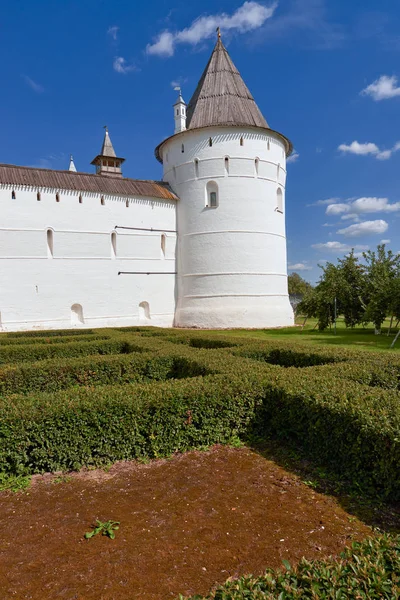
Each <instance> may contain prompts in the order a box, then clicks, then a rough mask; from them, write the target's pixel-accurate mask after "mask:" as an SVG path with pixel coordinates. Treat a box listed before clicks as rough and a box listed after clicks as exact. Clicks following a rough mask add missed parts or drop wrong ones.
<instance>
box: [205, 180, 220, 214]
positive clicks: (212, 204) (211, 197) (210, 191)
mask: <svg viewBox="0 0 400 600" xmlns="http://www.w3.org/2000/svg"><path fill="white" fill-rule="evenodd" d="M218 203H219V198H218V185H217V183H216V182H215V181H209V182H208V183H207V186H206V207H208V208H217V206H218Z"/></svg>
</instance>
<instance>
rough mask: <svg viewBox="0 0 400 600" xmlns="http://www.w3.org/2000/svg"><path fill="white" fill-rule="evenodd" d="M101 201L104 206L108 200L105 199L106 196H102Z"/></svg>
mask: <svg viewBox="0 0 400 600" xmlns="http://www.w3.org/2000/svg"><path fill="white" fill-rule="evenodd" d="M100 203H101V205H102V206H104V205H105V203H106V202H105V200H104V196H102V197H101V198H100Z"/></svg>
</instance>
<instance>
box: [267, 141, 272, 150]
mask: <svg viewBox="0 0 400 600" xmlns="http://www.w3.org/2000/svg"><path fill="white" fill-rule="evenodd" d="M267 149H268V150H271V144H270V143H269V140H268V142H267Z"/></svg>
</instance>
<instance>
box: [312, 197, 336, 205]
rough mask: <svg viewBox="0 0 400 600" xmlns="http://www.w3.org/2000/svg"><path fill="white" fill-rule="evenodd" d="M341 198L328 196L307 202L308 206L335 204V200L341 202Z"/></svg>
mask: <svg viewBox="0 0 400 600" xmlns="http://www.w3.org/2000/svg"><path fill="white" fill-rule="evenodd" d="M339 200H340V198H327V199H326V200H317V202H313V203H312V204H307V205H306V206H325V204H335V202H339Z"/></svg>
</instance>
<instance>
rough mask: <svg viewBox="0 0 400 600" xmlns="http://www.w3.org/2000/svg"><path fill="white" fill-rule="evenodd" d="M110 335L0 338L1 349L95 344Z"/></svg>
mask: <svg viewBox="0 0 400 600" xmlns="http://www.w3.org/2000/svg"><path fill="white" fill-rule="evenodd" d="M109 338H110V336H109V335H95V334H92V335H81V336H79V338H77V336H61V337H56V336H51V337H45V336H43V337H38V338H37V337H28V338H26V337H18V338H4V337H2V336H0V349H1V348H3V347H4V346H7V347H8V346H21V345H27V344H30V345H34V344H69V343H70V342H74V343H76V342H77V341H78V340H79V343H81V342H95V341H100V340H108V339H109Z"/></svg>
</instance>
